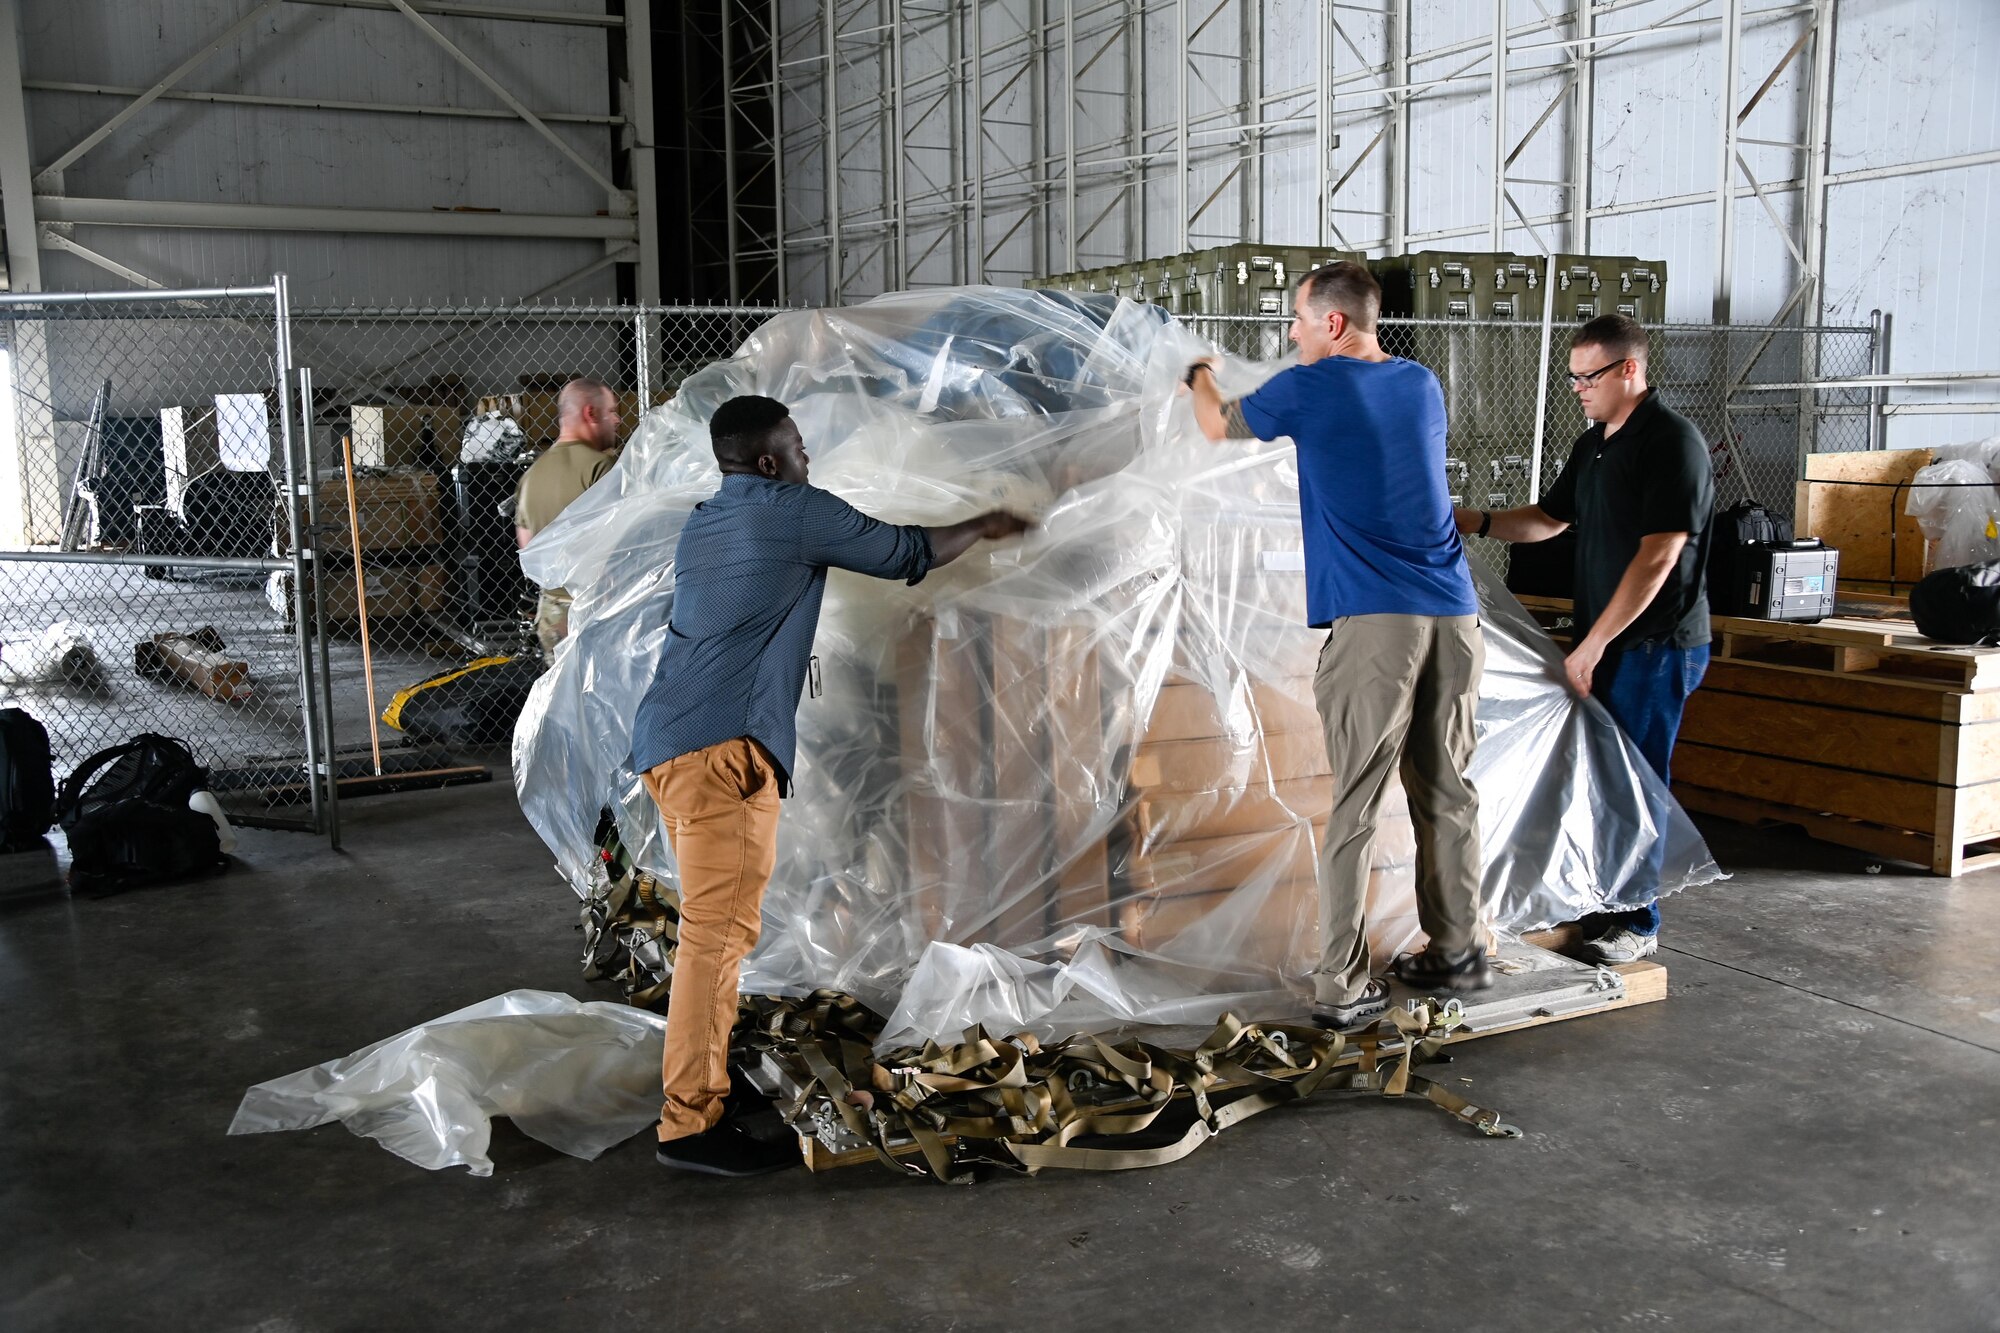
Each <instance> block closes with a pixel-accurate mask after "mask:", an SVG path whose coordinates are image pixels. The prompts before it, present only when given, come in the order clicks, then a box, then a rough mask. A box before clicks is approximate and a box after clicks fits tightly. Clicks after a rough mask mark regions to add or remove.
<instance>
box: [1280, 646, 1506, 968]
mask: <svg viewBox="0 0 2000 1333" xmlns="http://www.w3.org/2000/svg"><path fill="white" fill-rule="evenodd" d="M1485 664H1486V642H1485V639H1484V637H1483V636H1482V635H1481V633H1480V629H1479V618H1478V617H1477V616H1450V617H1438V616H1348V617H1345V618H1343V619H1340V620H1336V621H1335V622H1334V623H1333V628H1332V630H1331V632H1329V633H1328V635H1327V636H1326V644H1325V646H1324V647H1322V648H1321V649H1320V655H1319V670H1318V671H1317V673H1316V674H1315V676H1314V679H1313V697H1314V699H1315V701H1316V702H1317V703H1318V704H1319V715H1320V721H1321V723H1322V724H1323V725H1324V726H1325V728H1326V754H1327V758H1328V760H1330V761H1331V764H1332V768H1333V784H1334V798H1333V811H1332V813H1331V814H1330V815H1329V816H1328V817H1327V825H1326V842H1325V845H1324V846H1323V847H1322V848H1321V849H1320V866H1319V939H1320V962H1319V967H1318V968H1317V969H1316V971H1315V973H1314V975H1313V990H1314V996H1315V998H1316V999H1317V1000H1318V1001H1319V1002H1320V1003H1322V1004H1347V1003H1350V1002H1352V1001H1353V1000H1355V999H1358V998H1359V997H1360V995H1361V992H1362V989H1363V988H1364V987H1365V986H1367V984H1368V978H1369V974H1370V972H1371V967H1370V964H1369V957H1368V934H1367V930H1366V924H1365V921H1364V915H1365V911H1366V908H1367V904H1368V871H1369V867H1370V865H1371V864H1372V862H1373V851H1374V844H1375V823H1376V819H1377V816H1378V815H1379V814H1380V812H1381V809H1382V798H1383V796H1384V794H1385V793H1386V792H1387V789H1388V785H1389V777H1390V775H1391V774H1399V775H1400V776H1401V777H1402V780H1403V791H1404V793H1405V795H1407V796H1408V798H1409V802H1410V822H1411V824H1412V825H1413V826H1414V828H1415V830H1416V835H1417V919H1418V921H1419V922H1420V923H1421V924H1422V926H1423V928H1424V933H1425V934H1427V935H1429V936H1430V938H1431V942H1432V943H1433V944H1435V945H1437V946H1439V947H1440V948H1442V949H1446V950H1449V951H1451V952H1453V953H1462V952H1463V951H1465V950H1467V949H1470V948H1474V947H1478V948H1482V949H1483V948H1485V947H1486V933H1485V930H1484V928H1483V927H1482V926H1481V925H1480V921H1479V881H1480V853H1479V795H1478V793H1477V792H1475V791H1474V790H1473V788H1472V783H1471V781H1470V780H1468V779H1467V778H1466V776H1465V770H1466V767H1467V765H1469V764H1470V763H1471V762H1472V750H1473V742H1474V733H1473V726H1472V719H1473V711H1474V708H1475V706H1476V705H1477V702H1478V693H1479V673H1480V672H1481V670H1482V669H1483V668H1484V667H1485Z"/></svg>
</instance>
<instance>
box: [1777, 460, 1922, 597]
mask: <svg viewBox="0 0 2000 1333" xmlns="http://www.w3.org/2000/svg"><path fill="white" fill-rule="evenodd" d="M1931 461H1932V458H1931V451H1930V450H1928V449H1884V450H1877V451H1872V452H1867V453H1853V454H1813V455H1810V456H1809V457H1808V458H1807V459H1806V474H1805V478H1804V480H1802V481H1800V482H1799V483H1798V493H1797V497H1796V501H1795V506H1794V509H1793V513H1794V515H1795V516H1796V517H1795V520H1794V523H1793V526H1794V528H1795V530H1796V531H1797V533H1798V535H1799V536H1801V537H1818V538H1819V539H1820V540H1821V541H1824V542H1825V543H1826V544H1827V545H1828V546H1831V547H1833V548H1834V549H1835V550H1837V551H1839V552H1840V590H1841V592H1842V593H1843V594H1855V593H1859V594H1868V593H1872V594H1876V595H1885V596H1894V595H1895V594H1896V593H1897V591H1898V590H1901V591H1902V592H1904V593H1907V592H1908V591H1909V587H1910V585H1911V584H1913V583H1915V582H1916V581H1917V580H1918V579H1920V578H1922V577H1923V576H1924V575H1925V574H1927V573H1929V572H1930V568H1931V557H1930V551H1929V547H1928V543H1926V542H1925V540H1924V534H1923V529H1921V528H1919V527H1918V526H1917V521H1916V520H1915V519H1914V518H1911V517H1910V516H1909V515H1908V514H1907V513H1905V512H1904V510H1906V509H1907V508H1908V507H1909V499H1910V491H1909V486H1910V482H1911V480H1912V479H1913V478H1914V477H1915V476H1916V474H1917V472H1918V470H1919V469H1921V468H1924V467H1927V466H1929V465H1930V463H1931Z"/></svg>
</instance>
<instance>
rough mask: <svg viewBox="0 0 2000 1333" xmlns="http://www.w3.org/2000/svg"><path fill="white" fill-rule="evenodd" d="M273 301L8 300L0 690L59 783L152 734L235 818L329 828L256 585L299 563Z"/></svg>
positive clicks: (295, 677) (308, 745) (2, 318)
mask: <svg viewBox="0 0 2000 1333" xmlns="http://www.w3.org/2000/svg"><path fill="white" fill-rule="evenodd" d="M282 310H283V297H282V290H281V284H280V285H274V286H272V287H269V288H256V289H241V290H232V291H210V292H179V293H159V294H140V295H129V296H120V297H114V298H109V299H107V298H103V297H98V296H90V295H81V294H62V295H47V296H27V297H19V296H16V297H7V298H5V299H4V300H0V338H4V340H5V345H6V348H7V352H8V355H9V365H10V370H11V377H12V382H13V392H12V394H11V395H10V401H9V403H8V406H9V407H10V408H11V410H12V415H13V418H14V421H13V425H14V431H13V439H14V444H15V447H14V449H13V451H12V453H11V455H9V456H8V457H7V458H6V466H5V467H4V469H0V471H4V476H0V500H4V502H5V503H4V504H0V511H3V512H4V513H5V515H6V521H7V523H8V525H9V527H10V528H12V530H11V531H8V532H6V533H5V534H4V541H0V546H4V547H5V548H7V549H6V550H4V551H0V695H4V696H5V700H6V702H8V703H11V704H14V705H17V706H20V707H24V708H26V709H27V710H28V711H29V712H30V713H32V714H34V715H35V716H36V717H37V718H39V719H40V720H41V722H42V723H43V725H44V726H45V727H46V728H47V729H48V732H49V739H50V746H51V750H52V752H53V759H54V763H55V767H56V770H57V776H58V777H61V776H63V775H65V774H67V773H68V772H69V771H71V770H72V769H73V768H74V767H75V766H76V765H78V764H79V763H80V762H81V761H83V760H84V759H85V758H86V757H88V756H89V755H90V754H92V753H93V752H95V751H97V750H99V749H103V748H106V747H109V746H112V745H117V744H121V743H123V742H125V741H128V740H130V739H131V738H132V737H133V736H135V735H137V734H139V733H141V732H146V731H154V732H162V733H165V734H168V735H172V736H178V737H180V738H182V739H184V740H186V741H188V742H189V744H190V745H191V747H192V748H193V749H194V751H195V753H196V757H197V758H198V759H199V760H200V761H201V762H203V763H205V764H207V765H209V766H210V767H211V768H213V769H214V770H215V774H214V779H215V784H216V789H217V794H218V795H219V796H220V797H221V798H222V799H223V801H224V804H225V805H227V806H229V807H230V808H231V809H232V810H233V811H234V812H235V813H236V814H237V815H238V816H239V817H246V816H253V817H254V816H257V815H264V816H268V817H271V818H273V819H274V820H275V821H276V822H281V823H283V822H296V823H300V824H304V825H308V826H310V825H312V824H314V823H316V822H317V821H316V816H317V813H318V811H317V803H316V801H315V799H314V792H313V790H312V784H311V783H310V782H309V781H308V773H309V772H310V763H309V761H310V758H311V754H310V751H311V750H312V749H313V742H316V740H317V737H313V736H311V726H310V722H309V711H308V705H309V697H310V693H311V686H312V682H311V680H310V678H309V676H308V675H307V674H306V673H305V672H304V671H303V670H302V664H303V663H304V662H305V661H306V658H305V653H304V647H305V643H304V639H303V638H302V636H301V635H300V633H299V631H298V627H296V626H294V625H290V624H287V623H285V622H283V621H281V620H279V619H277V618H275V617H273V616H272V615H271V614H270V612H269V610H268V608H267V607H266V606H265V604H264V597H263V585H264V582H265V580H266V579H267V578H268V577H269V576H271V575H272V574H273V573H274V572H276V571H277V570H279V569H280V568H283V567H285V566H287V565H288V564H289V563H292V562H290V561H288V560H286V559H282V558H280V557H279V555H278V552H279V550H280V546H281V538H282V537H288V536H289V522H290V517H289V511H288V509H287V507H286V504H285V497H286V496H287V494H289V493H291V492H290V491H289V489H288V487H287V485H286V480H287V477H288V475H290V471H288V466H289V469H290V470H295V469H296V466H297V463H296V458H295V456H294V451H293V450H292V447H291V446H292V441H291V438H290V435H289V422H288V421H287V419H286V411H285V398H284V395H283V385H284V382H285V372H286V346H285V330H284V321H283V319H282ZM169 557H171V558H169ZM309 737H311V739H310V740H309Z"/></svg>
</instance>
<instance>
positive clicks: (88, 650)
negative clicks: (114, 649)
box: [0, 620, 104, 689]
mask: <svg viewBox="0 0 2000 1333" xmlns="http://www.w3.org/2000/svg"><path fill="white" fill-rule="evenodd" d="M103 684H104V668H103V665H102V664H101V663H100V662H99V661H98V658H97V653H96V650H95V649H93V648H92V647H91V646H90V639H89V638H88V637H87V636H86V635H85V634H84V632H83V626H81V625H79V624H77V622H75V621H74V620H58V621H56V622H55V623H54V624H52V625H50V626H49V627H48V628H46V629H44V630H43V631H42V632H41V634H39V635H38V636H36V637H35V638H33V639H28V640H24V641H22V642H18V643H7V644H0V686H16V687H25V686H33V685H70V686H74V687H76V688H79V689H91V688H102V686H103Z"/></svg>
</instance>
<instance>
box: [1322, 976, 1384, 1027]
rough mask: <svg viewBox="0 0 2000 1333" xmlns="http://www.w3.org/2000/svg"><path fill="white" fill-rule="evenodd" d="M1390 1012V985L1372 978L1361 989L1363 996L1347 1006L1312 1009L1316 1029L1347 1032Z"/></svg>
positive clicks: (1359, 996) (1331, 1005) (1325, 1006)
mask: <svg viewBox="0 0 2000 1333" xmlns="http://www.w3.org/2000/svg"><path fill="white" fill-rule="evenodd" d="M1388 1012H1389V987H1388V985H1387V984H1386V983H1384V982H1381V981H1378V980H1376V979H1375V978H1374V977H1370V978H1368V984H1367V985H1366V986H1364V987H1362V988H1361V994H1360V995H1358V996H1356V997H1355V998H1354V999H1352V1000H1349V1001H1348V1002H1347V1003H1346V1004H1315V1005H1314V1006H1313V1007H1312V1021H1313V1026H1314V1027H1322V1028H1331V1029H1332V1030H1333V1031H1335V1032H1345V1031H1347V1030H1348V1029H1350V1028H1358V1027H1361V1026H1363V1025H1365V1024H1368V1023H1372V1022H1374V1021H1375V1020H1376V1019H1378V1018H1380V1017H1381V1016H1382V1015H1384V1014H1386V1013H1388Z"/></svg>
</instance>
